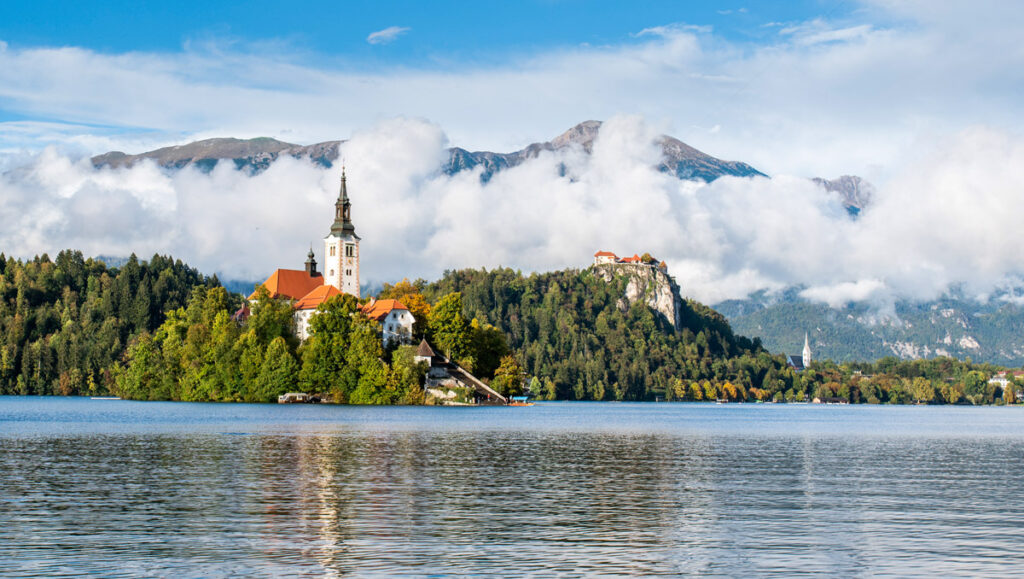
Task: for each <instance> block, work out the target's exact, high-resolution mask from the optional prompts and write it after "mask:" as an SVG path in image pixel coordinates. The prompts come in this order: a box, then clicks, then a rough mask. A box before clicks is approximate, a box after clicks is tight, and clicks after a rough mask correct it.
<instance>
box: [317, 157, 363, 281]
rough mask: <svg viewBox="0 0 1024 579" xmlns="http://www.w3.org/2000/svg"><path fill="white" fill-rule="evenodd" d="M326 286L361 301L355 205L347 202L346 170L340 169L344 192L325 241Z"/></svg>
mask: <svg viewBox="0 0 1024 579" xmlns="http://www.w3.org/2000/svg"><path fill="white" fill-rule="evenodd" d="M324 285H332V286H334V287H336V288H338V289H339V290H341V292H342V293H346V294H349V295H353V296H356V297H359V236H358V235H356V228H355V226H354V225H352V203H351V202H350V201H349V200H348V184H347V183H346V182H345V167H344V166H342V168H341V190H340V191H338V200H337V201H335V202H334V223H333V224H332V225H331V232H330V233H328V234H327V237H325V238H324Z"/></svg>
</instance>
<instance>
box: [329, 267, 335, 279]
mask: <svg viewBox="0 0 1024 579" xmlns="http://www.w3.org/2000/svg"><path fill="white" fill-rule="evenodd" d="M329 275H330V276H331V277H334V270H333V269H332V270H331V273H330V274H329Z"/></svg>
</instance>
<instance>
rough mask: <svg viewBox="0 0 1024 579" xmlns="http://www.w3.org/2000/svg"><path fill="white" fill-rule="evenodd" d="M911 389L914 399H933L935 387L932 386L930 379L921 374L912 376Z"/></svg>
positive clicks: (922, 400)
mask: <svg viewBox="0 0 1024 579" xmlns="http://www.w3.org/2000/svg"><path fill="white" fill-rule="evenodd" d="M911 390H912V392H913V394H914V400H915V401H917V402H924V403H928V402H931V401H932V400H934V399H935V387H934V386H932V381H931V380H929V379H927V378H924V377H923V376H918V377H916V378H914V380H913V382H912V383H911Z"/></svg>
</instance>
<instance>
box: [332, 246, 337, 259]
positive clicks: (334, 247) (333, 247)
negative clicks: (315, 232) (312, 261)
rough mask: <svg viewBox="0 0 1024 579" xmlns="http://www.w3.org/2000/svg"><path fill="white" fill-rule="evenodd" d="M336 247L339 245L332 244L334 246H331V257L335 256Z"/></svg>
mask: <svg viewBox="0 0 1024 579" xmlns="http://www.w3.org/2000/svg"><path fill="white" fill-rule="evenodd" d="M335 249H337V247H336V246H334V245H332V246H331V257H334V250H335Z"/></svg>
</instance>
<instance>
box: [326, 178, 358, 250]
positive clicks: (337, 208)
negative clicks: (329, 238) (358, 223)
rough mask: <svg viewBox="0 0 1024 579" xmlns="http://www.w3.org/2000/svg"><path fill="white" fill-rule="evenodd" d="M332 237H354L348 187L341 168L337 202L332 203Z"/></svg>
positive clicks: (354, 230) (354, 228)
mask: <svg viewBox="0 0 1024 579" xmlns="http://www.w3.org/2000/svg"><path fill="white" fill-rule="evenodd" d="M331 233H332V234H334V235H339V236H341V235H355V234H356V227H355V225H352V203H351V202H350V201H349V200H348V185H346V184H345V168H344V167H342V168H341V190H340V191H339V192H338V200H337V201H335V202H334V223H333V224H332V225H331Z"/></svg>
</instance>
